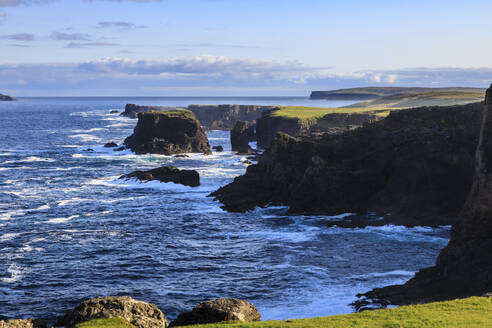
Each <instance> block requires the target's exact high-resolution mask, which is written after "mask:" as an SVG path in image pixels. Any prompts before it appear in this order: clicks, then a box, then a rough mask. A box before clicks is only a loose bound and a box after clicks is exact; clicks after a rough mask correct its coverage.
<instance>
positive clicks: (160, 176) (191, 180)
mask: <svg viewBox="0 0 492 328" xmlns="http://www.w3.org/2000/svg"><path fill="white" fill-rule="evenodd" d="M129 178H137V179H138V180H140V181H150V180H157V181H160V182H174V183H178V184H182V185H185V186H190V187H197V186H199V185H200V175H199V174H198V172H197V171H195V170H180V169H178V168H176V167H174V166H163V167H159V168H156V169H152V170H148V171H135V172H132V173H130V174H125V175H123V176H121V177H120V179H129Z"/></svg>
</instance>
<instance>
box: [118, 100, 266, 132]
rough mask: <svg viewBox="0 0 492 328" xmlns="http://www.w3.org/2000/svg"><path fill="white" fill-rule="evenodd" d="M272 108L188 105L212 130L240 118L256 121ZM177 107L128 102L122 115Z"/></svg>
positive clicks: (130, 115)
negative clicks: (141, 104) (139, 104)
mask: <svg viewBox="0 0 492 328" xmlns="http://www.w3.org/2000/svg"><path fill="white" fill-rule="evenodd" d="M270 108H271V107H269V106H256V105H190V106H188V107H187V109H188V110H189V111H191V112H193V113H194V114H195V116H196V118H197V119H198V121H200V123H201V124H202V126H204V127H205V128H207V129H212V130H217V129H224V130H230V129H232V128H233V127H234V124H236V122H237V121H238V120H242V121H255V120H256V119H257V118H259V117H260V116H261V114H262V112H263V110H265V109H270ZM176 109H179V108H175V107H166V106H138V105H134V104H127V105H126V106H125V111H124V112H123V113H121V115H123V116H126V117H130V118H136V117H137V115H138V113H142V112H151V111H154V112H156V111H158V112H162V111H169V110H176Z"/></svg>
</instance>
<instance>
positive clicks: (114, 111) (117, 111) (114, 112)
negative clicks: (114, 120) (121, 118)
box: [109, 109, 120, 114]
mask: <svg viewBox="0 0 492 328" xmlns="http://www.w3.org/2000/svg"><path fill="white" fill-rule="evenodd" d="M119 112H120V111H119V110H116V109H112V110H110V111H109V114H118V113H119Z"/></svg>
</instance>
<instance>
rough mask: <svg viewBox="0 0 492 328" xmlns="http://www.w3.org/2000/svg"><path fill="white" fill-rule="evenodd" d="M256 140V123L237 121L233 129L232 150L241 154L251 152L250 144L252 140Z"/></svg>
mask: <svg viewBox="0 0 492 328" xmlns="http://www.w3.org/2000/svg"><path fill="white" fill-rule="evenodd" d="M254 140H256V137H255V124H254V123H252V122H246V121H237V122H236V125H234V128H233V129H232V130H231V146H232V151H236V152H238V153H239V154H251V153H252V151H253V150H252V149H251V147H250V146H249V142H250V141H254Z"/></svg>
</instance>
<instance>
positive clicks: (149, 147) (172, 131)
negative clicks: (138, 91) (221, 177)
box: [125, 110, 211, 155]
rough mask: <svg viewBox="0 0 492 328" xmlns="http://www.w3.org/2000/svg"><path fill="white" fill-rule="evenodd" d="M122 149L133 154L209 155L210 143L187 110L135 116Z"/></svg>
mask: <svg viewBox="0 0 492 328" xmlns="http://www.w3.org/2000/svg"><path fill="white" fill-rule="evenodd" d="M125 146H126V147H127V148H130V149H131V150H132V151H133V152H135V153H137V154H147V153H150V154H163V155H174V154H182V153H205V154H211V150H210V144H209V142H208V139H207V136H206V135H205V132H204V131H203V129H202V127H201V125H200V123H199V122H198V120H197V119H196V117H195V115H194V114H193V113H192V112H190V111H187V110H175V111H167V112H144V113H139V114H138V122H137V126H136V127H135V129H134V131H133V134H132V135H131V136H129V137H128V138H126V139H125Z"/></svg>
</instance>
